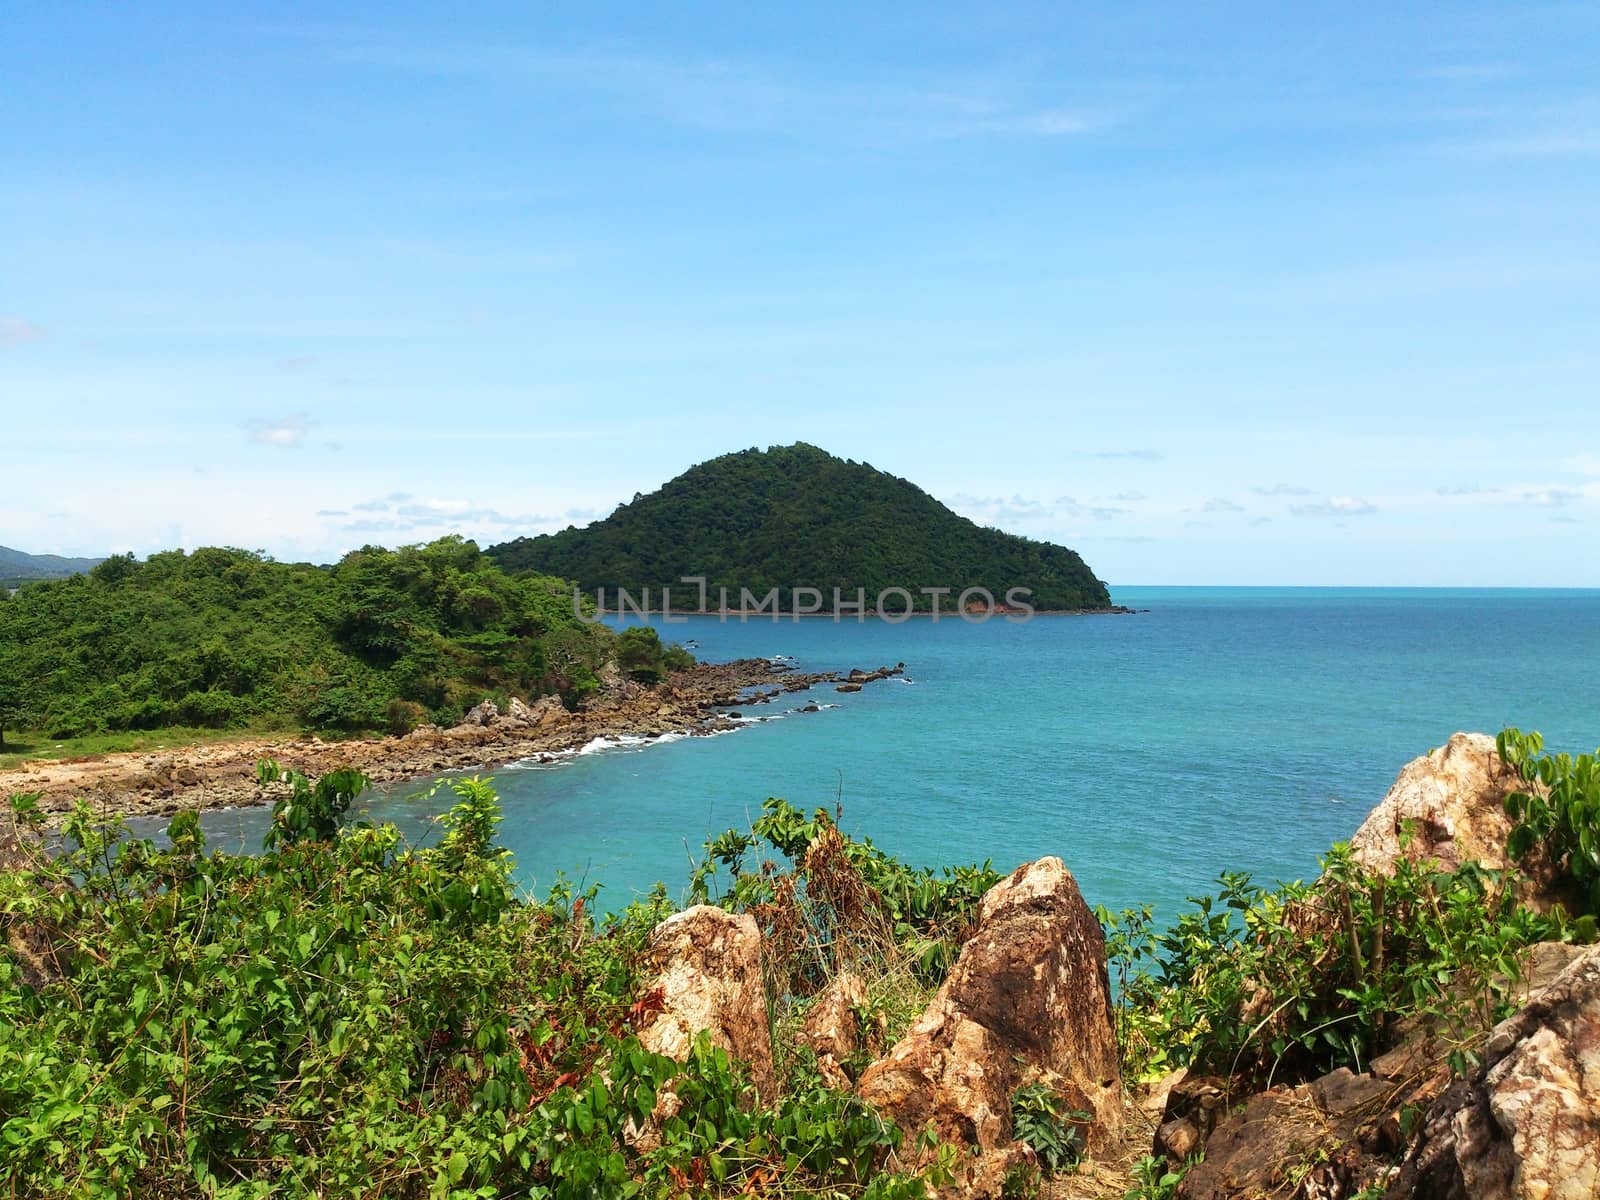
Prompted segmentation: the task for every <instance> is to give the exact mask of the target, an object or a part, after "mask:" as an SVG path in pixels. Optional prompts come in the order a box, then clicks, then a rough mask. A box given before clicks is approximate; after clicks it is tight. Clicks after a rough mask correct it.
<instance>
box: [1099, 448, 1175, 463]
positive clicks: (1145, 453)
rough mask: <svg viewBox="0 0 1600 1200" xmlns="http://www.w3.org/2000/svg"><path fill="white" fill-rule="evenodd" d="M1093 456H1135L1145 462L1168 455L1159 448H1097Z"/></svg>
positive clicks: (1155, 460) (1154, 460) (1159, 459)
mask: <svg viewBox="0 0 1600 1200" xmlns="http://www.w3.org/2000/svg"><path fill="white" fill-rule="evenodd" d="M1090 457H1092V458H1112V459H1114V458H1133V459H1139V460H1141V461H1143V462H1160V461H1161V460H1162V459H1163V458H1165V457H1166V456H1165V455H1164V454H1162V453H1161V451H1159V450H1146V449H1137V450H1096V451H1095V452H1094V453H1093V454H1092V455H1091V456H1090Z"/></svg>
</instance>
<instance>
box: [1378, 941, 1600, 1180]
mask: <svg viewBox="0 0 1600 1200" xmlns="http://www.w3.org/2000/svg"><path fill="white" fill-rule="evenodd" d="M1389 1194H1390V1195H1391V1196H1394V1197H1397V1198H1399V1200H1435V1198H1439V1200H1443V1198H1445V1197H1450V1198H1454V1197H1460V1196H1471V1197H1479V1196H1486V1197H1487V1196H1492V1197H1507V1198H1510V1200H1593V1197H1595V1196H1596V1195H1600V947H1590V948H1589V949H1588V951H1587V952H1586V953H1585V954H1583V955H1582V956H1581V957H1579V958H1577V959H1575V960H1574V961H1573V962H1572V963H1571V964H1570V965H1569V966H1568V967H1567V968H1566V970H1564V971H1563V972H1561V974H1560V975H1559V976H1557V977H1556V979H1555V981H1554V982H1552V983H1551V984H1549V985H1548V986H1547V987H1545V988H1543V989H1542V990H1540V991H1538V992H1535V993H1534V995H1533V996H1532V997H1531V998H1530V999H1529V1001H1528V1003H1527V1004H1526V1005H1525V1006H1524V1007H1523V1008H1521V1009H1519V1010H1518V1011H1517V1012H1516V1013H1514V1014H1513V1015H1512V1016H1510V1017H1508V1018H1507V1019H1506V1020H1504V1021H1502V1022H1501V1023H1500V1024H1499V1025H1497V1026H1495V1028H1494V1031H1493V1032H1492V1033H1491V1034H1490V1035H1489V1041H1488V1043H1487V1044H1486V1045H1485V1047H1484V1050H1483V1067H1482V1068H1481V1070H1480V1071H1479V1072H1478V1074H1477V1075H1476V1076H1475V1077H1474V1078H1472V1079H1471V1080H1468V1081H1464V1082H1462V1083H1460V1084H1457V1085H1456V1086H1454V1087H1452V1088H1451V1089H1450V1090H1449V1091H1448V1092H1446V1093H1445V1094H1444V1095H1443V1096H1442V1097H1440V1098H1439V1100H1438V1101H1437V1102H1436V1103H1435V1104H1434V1105H1433V1107H1432V1108H1431V1109H1429V1111H1428V1115H1427V1119H1426V1121H1425V1123H1424V1126H1423V1132H1422V1136H1421V1137H1420V1139H1419V1140H1418V1142H1417V1144H1416V1145H1415V1146H1414V1147H1413V1148H1412V1150H1411V1152H1410V1153H1409V1154H1408V1155H1407V1157H1406V1161H1405V1162H1404V1164H1402V1167H1401V1171H1400V1177H1399V1179H1398V1180H1397V1181H1396V1185H1395V1187H1394V1188H1393V1189H1391V1191H1390V1193H1389Z"/></svg>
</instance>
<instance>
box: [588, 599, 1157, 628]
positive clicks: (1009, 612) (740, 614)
mask: <svg viewBox="0 0 1600 1200" xmlns="http://www.w3.org/2000/svg"><path fill="white" fill-rule="evenodd" d="M1149 611H1150V610H1149V609H1147V608H1129V607H1128V606H1127V605H1125V604H1113V605H1110V606H1109V607H1107V608H1034V609H1027V610H1023V609H1020V608H1005V607H999V608H993V609H987V610H985V609H979V610H976V611H972V612H968V613H964V614H963V613H958V612H955V611H953V610H942V609H941V610H940V611H939V612H938V613H934V612H932V611H930V610H928V609H915V610H913V611H911V612H891V613H882V612H879V611H877V610H876V609H869V610H867V611H865V612H839V611H833V612H829V611H823V610H818V611H817V612H795V611H793V610H784V611H768V610H766V609H761V608H673V609H670V610H669V609H660V608H628V609H618V608H604V609H596V610H595V611H594V612H593V613H592V614H591V615H590V618H589V619H592V620H595V621H601V620H605V619H607V618H609V617H661V618H662V619H663V620H664V621H665V622H666V623H667V624H669V625H671V624H675V623H676V622H674V621H673V620H672V618H673V617H722V618H723V619H724V620H726V619H728V618H735V619H737V620H739V621H741V622H749V621H760V620H766V621H799V620H808V621H810V620H819V619H820V620H831V621H835V622H840V621H865V620H867V619H868V618H869V617H870V618H871V619H873V620H875V621H888V622H889V623H890V624H898V623H899V622H901V621H904V620H908V619H910V618H912V617H920V618H922V619H924V620H929V619H932V620H939V621H956V620H962V621H968V622H971V623H973V624H982V623H983V622H984V621H988V620H991V619H993V618H995V617H1000V618H1004V619H1007V620H1010V621H1011V622H1012V623H1013V624H1020V623H1021V622H1023V621H1028V620H1032V619H1033V618H1034V617H1106V616H1134V615H1136V614H1138V613H1142V612H1149Z"/></svg>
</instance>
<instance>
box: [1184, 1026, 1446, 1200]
mask: <svg viewBox="0 0 1600 1200" xmlns="http://www.w3.org/2000/svg"><path fill="white" fill-rule="evenodd" d="M1448 1080H1449V1071H1448V1069H1447V1068H1446V1067H1445V1066H1444V1065H1443V1063H1442V1062H1440V1061H1439V1060H1438V1058H1437V1057H1432V1056H1427V1055H1419V1054H1418V1052H1417V1048H1413V1047H1408V1048H1404V1049H1401V1050H1397V1051H1395V1052H1394V1053H1392V1054H1388V1055H1384V1056H1383V1057H1382V1058H1379V1059H1377V1060H1376V1061H1375V1062H1374V1063H1373V1064H1372V1070H1371V1071H1369V1072H1364V1073H1361V1074H1356V1073H1354V1072H1351V1071H1349V1070H1346V1069H1344V1068H1342V1067H1341V1068H1340V1069H1339V1070H1337V1071H1334V1072H1332V1073H1331V1074H1329V1075H1324V1076H1323V1077H1322V1078H1321V1079H1318V1080H1316V1081H1314V1082H1312V1083H1307V1084H1301V1085H1300V1086H1298V1087H1275V1088H1269V1089H1268V1090H1267V1091H1265V1092H1260V1093H1257V1094H1256V1095H1254V1096H1251V1097H1249V1098H1248V1099H1247V1100H1244V1101H1243V1102H1242V1103H1240V1102H1238V1100H1237V1098H1235V1100H1234V1103H1233V1104H1232V1106H1231V1107H1229V1106H1228V1105H1227V1104H1225V1103H1224V1104H1217V1103H1213V1101H1214V1100H1216V1099H1217V1096H1216V1095H1215V1094H1214V1091H1215V1088H1216V1087H1217V1085H1219V1084H1220V1085H1222V1086H1225V1084H1224V1083H1223V1081H1220V1080H1212V1081H1208V1083H1207V1085H1206V1086H1204V1087H1201V1088H1199V1089H1196V1090H1195V1093H1194V1095H1193V1097H1192V1098H1193V1099H1195V1100H1197V1101H1198V1103H1197V1104H1195V1105H1194V1107H1192V1108H1191V1109H1190V1110H1189V1111H1188V1112H1187V1114H1181V1113H1179V1114H1173V1115H1170V1116H1169V1119H1168V1120H1167V1121H1166V1122H1165V1123H1163V1125H1162V1126H1161V1129H1160V1131H1159V1132H1158V1133H1157V1135H1156V1145H1157V1149H1158V1150H1160V1151H1162V1152H1164V1153H1166V1154H1167V1155H1168V1157H1169V1158H1171V1159H1173V1160H1174V1161H1183V1159H1185V1158H1188V1157H1189V1156H1191V1155H1193V1154H1195V1153H1196V1152H1197V1150H1198V1148H1199V1146H1200V1145H1202V1144H1203V1145H1204V1147H1205V1156H1204V1158H1202V1159H1201V1160H1200V1161H1198V1162H1197V1163H1196V1164H1195V1165H1194V1166H1192V1167H1191V1168H1190V1169H1189V1170H1188V1172H1187V1173H1186V1174H1185V1175H1184V1178H1183V1182H1182V1184H1180V1185H1179V1188H1178V1195H1179V1197H1180V1200H1243V1198H1244V1197H1251V1198H1254V1197H1260V1196H1283V1197H1288V1196H1303V1197H1307V1198H1308V1200H1309V1198H1311V1197H1316V1198H1318V1200H1338V1198H1340V1197H1350V1196H1354V1195H1356V1194H1357V1193H1359V1192H1362V1191H1364V1190H1366V1189H1368V1188H1370V1187H1373V1186H1375V1185H1378V1184H1381V1183H1383V1182H1384V1181H1385V1180H1386V1179H1387V1178H1388V1176H1389V1174H1390V1172H1391V1170H1392V1167H1391V1165H1390V1164H1391V1163H1392V1162H1393V1160H1394V1158H1395V1156H1396V1155H1397V1154H1398V1153H1399V1152H1400V1151H1401V1150H1403V1149H1404V1147H1405V1139H1406V1129H1407V1126H1406V1123H1405V1122H1404V1121H1403V1120H1402V1119H1401V1114H1402V1113H1404V1112H1407V1111H1410V1109H1411V1108H1412V1107H1413V1106H1416V1105H1419V1104H1426V1103H1427V1102H1428V1101H1430V1100H1431V1099H1432V1098H1433V1097H1434V1096H1436V1095H1438V1094H1439V1092H1440V1091H1441V1090H1442V1089H1443V1088H1444V1086H1445V1084H1446V1083H1447V1082H1448ZM1174 1092H1175V1095H1174V1096H1173V1101H1174V1102H1177V1103H1178V1104H1180V1105H1181V1104H1182V1103H1183V1102H1184V1099H1185V1098H1184V1097H1182V1096H1181V1093H1180V1089H1174ZM1168 1111H1169V1114H1171V1113H1173V1109H1172V1107H1171V1105H1170V1104H1169V1110H1168ZM1219 1118H1220V1119H1219ZM1212 1120H1215V1121H1216V1128H1215V1129H1214V1130H1211V1131H1210V1133H1209V1136H1205V1133H1206V1131H1205V1126H1206V1124H1207V1123H1208V1122H1209V1121H1212Z"/></svg>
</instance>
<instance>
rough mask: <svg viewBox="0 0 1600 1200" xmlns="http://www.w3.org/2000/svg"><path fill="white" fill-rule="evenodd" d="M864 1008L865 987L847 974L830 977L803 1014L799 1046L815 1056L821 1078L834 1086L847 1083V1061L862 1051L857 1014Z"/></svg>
mask: <svg viewBox="0 0 1600 1200" xmlns="http://www.w3.org/2000/svg"><path fill="white" fill-rule="evenodd" d="M866 1006H867V985H866V984H865V983H863V982H862V980H861V977H860V976H859V975H856V974H854V973H852V972H850V971H843V972H840V973H839V974H838V975H836V976H834V978H833V979H832V981H831V982H830V983H829V984H828V986H827V987H825V988H823V989H822V993H821V994H820V995H819V996H818V997H817V998H816V1000H815V1002H814V1003H813V1004H812V1006H811V1010H810V1011H809V1012H808V1013H806V1023H805V1028H804V1029H802V1030H801V1031H800V1036H799V1039H798V1040H799V1043H800V1044H801V1045H802V1046H809V1047H810V1048H811V1050H812V1052H813V1053H815V1054H816V1056H817V1066H818V1068H819V1069H820V1070H821V1071H822V1076H823V1078H824V1079H826V1080H827V1081H828V1082H829V1083H830V1084H832V1085H833V1086H834V1087H849V1086H850V1084H851V1066H850V1064H851V1060H852V1059H853V1058H854V1057H855V1056H856V1055H857V1054H858V1053H860V1052H861V1051H862V1050H864V1049H865V1048H866V1037H865V1034H866V1030H865V1028H864V1026H863V1024H862V1020H861V1014H862V1011H863V1010H864V1009H865V1008H866Z"/></svg>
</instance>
